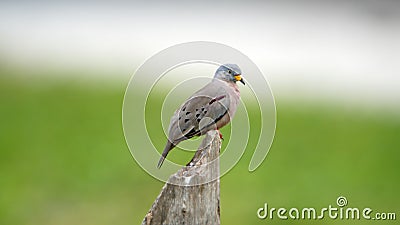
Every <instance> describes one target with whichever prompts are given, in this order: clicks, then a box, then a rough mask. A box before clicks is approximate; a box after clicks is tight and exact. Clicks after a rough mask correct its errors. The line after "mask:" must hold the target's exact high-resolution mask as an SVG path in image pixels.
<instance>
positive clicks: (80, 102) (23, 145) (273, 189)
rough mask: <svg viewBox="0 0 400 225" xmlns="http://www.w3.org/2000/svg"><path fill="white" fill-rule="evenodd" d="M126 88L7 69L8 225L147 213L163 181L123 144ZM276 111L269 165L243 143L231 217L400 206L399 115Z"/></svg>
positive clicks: (3, 98)
mask: <svg viewBox="0 0 400 225" xmlns="http://www.w3.org/2000/svg"><path fill="white" fill-rule="evenodd" d="M124 88H125V83H123V84H122V83H121V84H118V85H107V84H105V83H98V84H90V85H89V84H78V83H75V82H73V81H70V82H50V83H43V82H42V81H41V80H40V79H36V80H35V79H26V78H23V79H22V78H21V77H19V78H15V77H12V76H9V75H6V76H4V75H2V76H0V103H1V105H0V117H1V128H0V143H1V144H0V147H1V157H0V223H1V224H41V225H45V224H139V223H140V222H141V220H142V218H143V217H144V215H145V213H146V212H147V211H148V209H149V208H150V206H151V204H152V202H153V200H154V199H155V197H156V196H157V195H158V193H159V191H160V188H161V187H162V185H163V184H162V183H161V182H159V181H157V180H155V179H153V178H152V177H150V176H148V175H147V174H146V173H145V172H144V171H143V170H141V169H140V167H139V166H138V165H137V164H136V163H135V162H134V160H133V158H132V157H131V155H130V153H129V150H128V149H127V147H126V145H125V140H124V136H123V131H122V124H121V110H122V101H123V94H124ZM277 112H278V123H277V130H276V136H275V140H274V143H273V146H272V148H271V150H270V153H269V155H268V156H267V159H266V161H264V163H263V164H262V166H261V167H260V168H258V169H257V170H256V171H255V172H253V173H249V172H248V171H247V167H248V163H249V161H250V158H251V154H252V152H246V153H245V154H244V156H243V158H242V159H241V161H240V162H239V164H238V165H237V166H236V167H235V168H234V169H233V170H231V171H230V172H229V173H228V174H227V175H225V176H224V177H223V178H222V179H221V221H222V224H267V223H268V224H284V223H288V222H292V223H293V224H299V223H301V224H346V223H351V224H364V223H365V222H364V221H363V220H360V221H346V220H343V221H341V220H329V219H325V220H317V221H308V220H304V221H302V220H299V221H292V220H289V221H280V220H277V219H274V220H272V221H270V220H264V221H263V220H259V219H258V218H257V217H256V210H257V209H258V208H259V207H262V206H263V204H264V203H265V202H268V204H269V205H270V206H272V207H286V208H291V207H316V208H318V207H327V206H328V205H329V204H331V205H335V201H336V198H337V197H338V196H340V195H343V196H346V197H347V199H348V200H349V206H353V207H360V208H361V207H371V208H373V209H376V210H379V211H382V212H385V211H388V212H396V213H397V214H398V215H399V213H400V212H399V210H400V208H399V204H398V202H399V200H400V194H399V192H398V190H400V181H399V175H398V172H399V171H400V165H399V163H398V160H399V158H400V153H399V147H400V138H399V136H400V120H399V118H398V117H396V116H389V114H387V115H386V114H385V113H384V112H383V113H382V115H381V116H379V115H378V116H368V115H366V114H365V113H364V112H363V111H362V110H361V109H357V108H354V109H351V110H348V108H344V107H341V106H340V105H337V104H334V105H332V106H329V104H323V105H321V104H303V103H293V102H288V101H284V100H282V101H281V100H279V99H278V101H277ZM156 145H160V146H162V145H163V141H162V140H161V139H160V143H157V144H156ZM398 215H397V216H398Z"/></svg>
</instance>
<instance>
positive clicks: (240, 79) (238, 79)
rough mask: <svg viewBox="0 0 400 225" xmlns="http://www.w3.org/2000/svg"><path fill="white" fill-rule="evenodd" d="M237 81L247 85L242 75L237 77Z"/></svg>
mask: <svg viewBox="0 0 400 225" xmlns="http://www.w3.org/2000/svg"><path fill="white" fill-rule="evenodd" d="M235 79H236V80H237V81H240V82H242V84H245V83H244V81H243V78H242V76H241V74H239V75H236V76H235Z"/></svg>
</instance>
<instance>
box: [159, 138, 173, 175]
mask: <svg viewBox="0 0 400 225" xmlns="http://www.w3.org/2000/svg"><path fill="white" fill-rule="evenodd" d="M174 147H175V145H174V144H172V143H171V142H170V141H169V140H168V142H167V144H166V145H165V148H164V151H163V153H162V154H161V158H160V160H159V161H158V164H157V168H158V169H160V168H161V166H162V164H163V162H164V160H165V158H166V157H167V155H168V153H169V151H170V150H171V149H173V148H174Z"/></svg>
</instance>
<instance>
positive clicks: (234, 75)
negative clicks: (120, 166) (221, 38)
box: [157, 64, 245, 168]
mask: <svg viewBox="0 0 400 225" xmlns="http://www.w3.org/2000/svg"><path fill="white" fill-rule="evenodd" d="M241 75H242V72H241V70H240V68H239V66H238V65H236V64H223V65H221V66H219V67H218V69H217V70H216V72H215V74H214V77H213V79H212V80H211V81H210V82H209V83H208V84H207V85H205V86H204V87H203V88H201V89H200V90H198V91H197V92H195V93H194V94H193V95H191V96H190V97H189V98H188V99H187V100H186V101H185V102H184V103H183V104H182V105H181V106H180V107H179V108H178V109H177V110H176V111H175V113H174V114H173V116H172V117H171V120H170V124H169V128H168V140H167V144H166V145H165V148H164V151H163V152H162V155H161V158H160V160H159V161H158V165H157V168H161V166H162V164H163V162H164V160H165V158H166V157H167V155H168V153H169V152H170V151H171V150H172V149H173V148H174V147H175V146H176V145H178V144H179V143H180V142H181V141H184V140H187V139H190V138H192V137H194V136H201V135H204V134H206V133H207V132H208V131H210V130H218V132H219V135H220V138H222V134H221V132H220V131H219V129H220V128H221V127H223V126H225V125H226V124H228V123H229V122H230V121H231V118H233V116H234V115H235V112H236V109H237V106H238V104H239V101H240V92H239V88H238V85H237V84H236V82H237V81H240V82H241V83H242V84H243V85H245V82H244V80H243V78H242V76H241Z"/></svg>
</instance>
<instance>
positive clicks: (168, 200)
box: [142, 130, 221, 225]
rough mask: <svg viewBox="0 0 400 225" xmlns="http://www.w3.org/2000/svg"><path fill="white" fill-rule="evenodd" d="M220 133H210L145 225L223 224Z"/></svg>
mask: <svg viewBox="0 0 400 225" xmlns="http://www.w3.org/2000/svg"><path fill="white" fill-rule="evenodd" d="M220 148H221V140H220V137H219V133H218V132H217V131H214V130H213V131H209V132H208V133H207V134H206V137H205V138H204V140H203V141H202V143H201V145H200V147H199V149H198V150H197V152H196V154H195V155H194V157H193V159H192V161H191V163H189V165H188V166H185V167H183V168H182V169H180V170H179V171H178V172H176V173H175V174H173V175H172V176H171V177H170V178H169V179H168V181H167V183H166V184H165V185H164V187H163V188H162V190H161V193H160V194H159V196H158V197H157V199H156V200H155V201H154V203H153V205H152V207H151V209H150V210H149V212H148V213H147V215H146V216H145V218H144V220H143V222H142V225H152V224H213V225H214V224H220V209H219V158H218V157H219V152H220Z"/></svg>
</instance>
